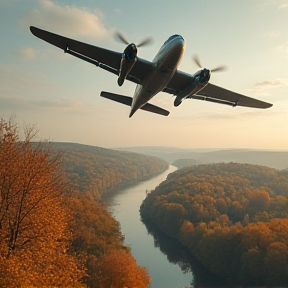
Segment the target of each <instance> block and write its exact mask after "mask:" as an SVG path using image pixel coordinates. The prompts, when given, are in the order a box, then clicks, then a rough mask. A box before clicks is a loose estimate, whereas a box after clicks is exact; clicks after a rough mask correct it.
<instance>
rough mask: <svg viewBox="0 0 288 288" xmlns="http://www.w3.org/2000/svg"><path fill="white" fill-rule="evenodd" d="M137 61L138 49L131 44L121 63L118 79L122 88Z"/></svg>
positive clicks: (126, 49) (125, 51)
mask: <svg viewBox="0 0 288 288" xmlns="http://www.w3.org/2000/svg"><path fill="white" fill-rule="evenodd" d="M136 61H137V47H136V45H135V44H134V43H131V44H129V45H128V46H127V47H126V48H125V50H124V52H123V54H122V59H121V63H120V70H119V77H118V81H117V82H118V85H119V86H122V85H123V83H124V80H125V79H126V77H127V76H128V74H129V72H130V71H131V69H132V68H133V66H134V65H135V63H136Z"/></svg>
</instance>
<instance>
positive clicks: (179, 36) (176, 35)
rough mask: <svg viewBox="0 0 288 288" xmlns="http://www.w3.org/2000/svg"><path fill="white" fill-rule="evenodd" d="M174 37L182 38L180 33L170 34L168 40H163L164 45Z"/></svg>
mask: <svg viewBox="0 0 288 288" xmlns="http://www.w3.org/2000/svg"><path fill="white" fill-rule="evenodd" d="M175 38H179V39H183V37H182V36H181V35H178V34H175V35H172V36H170V37H169V38H168V40H166V41H165V43H164V45H165V44H167V43H168V42H170V41H171V40H172V39H175ZM183 40H184V39H183Z"/></svg>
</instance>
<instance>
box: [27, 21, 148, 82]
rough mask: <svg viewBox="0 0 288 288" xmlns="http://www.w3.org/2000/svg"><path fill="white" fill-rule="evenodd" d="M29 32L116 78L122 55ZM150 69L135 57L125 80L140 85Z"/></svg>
mask: <svg viewBox="0 0 288 288" xmlns="http://www.w3.org/2000/svg"><path fill="white" fill-rule="evenodd" d="M30 31H31V32H32V34H33V35H35V36H36V37H38V38H40V39H42V40H44V41H46V42H48V43H50V44H52V45H54V46H56V47H58V48H60V49H62V50H64V52H66V53H68V54H70V55H73V56H75V57H77V58H80V59H82V60H84V61H87V62H89V63H91V64H94V65H96V66H98V67H100V68H102V69H104V70H106V71H109V72H111V73H113V74H115V75H117V76H118V75H119V69H120V62H121V58H122V53H119V52H115V51H111V50H108V49H105V48H101V47H97V46H93V45H90V44H86V43H83V42H79V41H77V40H74V39H70V38H67V37H63V36H60V35H57V34H54V33H51V32H48V31H45V30H42V29H39V28H36V27H33V26H31V27H30ZM152 69H153V63H152V62H149V61H147V60H144V59H141V58H139V57H137V61H136V63H135V65H134V66H133V68H132V70H131V71H130V73H129V75H128V77H127V80H130V81H132V82H134V83H136V84H141V82H142V81H143V79H144V78H145V77H146V75H148V74H149V73H150V72H151V70H152Z"/></svg>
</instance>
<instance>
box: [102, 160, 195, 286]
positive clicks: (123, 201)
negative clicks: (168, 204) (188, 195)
mask: <svg viewBox="0 0 288 288" xmlns="http://www.w3.org/2000/svg"><path fill="white" fill-rule="evenodd" d="M176 169H177V168H176V167H174V166H171V165H170V166H169V169H168V170H166V171H165V172H163V173H162V174H159V175H158V176H156V177H154V178H151V179H149V180H147V181H141V182H139V183H138V184H137V185H135V186H133V187H129V188H125V189H123V190H120V191H118V192H117V194H114V195H111V196H110V197H109V198H107V199H106V201H108V203H109V206H110V211H111V212H112V214H113V215H114V217H115V218H116V219H117V221H118V222H119V223H120V225H121V231H122V234H124V235H125V243H126V245H127V246H130V247H131V252H132V254H133V256H134V258H135V259H136V260H137V263H138V264H139V265H140V266H144V267H146V268H147V269H148V271H149V274H150V277H151V279H152V283H151V285H150V287H151V288H182V287H189V283H190V282H191V281H192V279H193V275H192V273H191V271H190V269H187V270H188V272H187V273H185V272H184V270H185V267H183V266H185V263H184V264H183V262H182V260H179V259H178V256H179V255H181V254H182V255H185V252H183V251H184V250H183V249H182V248H181V247H179V245H178V244H177V243H175V241H173V240H171V239H169V238H167V239H164V240H163V237H162V238H161V239H162V240H159V237H157V238H154V236H153V235H152V234H153V229H152V230H151V229H148V227H147V228H146V226H145V225H144V224H143V223H142V221H141V219H140V213H139V208H140V205H141V203H142V201H143V200H144V198H145V197H146V191H150V190H152V189H154V188H155V187H156V186H158V185H159V184H160V183H161V182H162V181H163V180H165V179H166V177H167V175H168V174H169V173H171V172H173V171H175V170H176ZM147 229H148V230H149V232H148V230H147ZM162 236H163V235H162ZM161 242H162V248H161ZM163 243H164V246H163ZM168 250H169V251H170V252H171V253H172V254H171V253H170V254H169V253H167V251H168ZM162 251H163V252H162ZM167 255H170V256H167ZM168 258H169V260H168ZM170 261H171V262H170ZM175 263H180V266H182V269H181V268H180V266H179V265H178V264H175ZM181 264H182V265H181Z"/></svg>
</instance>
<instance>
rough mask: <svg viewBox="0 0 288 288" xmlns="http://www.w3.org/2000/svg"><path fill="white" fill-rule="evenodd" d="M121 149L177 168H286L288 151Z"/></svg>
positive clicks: (169, 148) (172, 148)
mask: <svg viewBox="0 0 288 288" xmlns="http://www.w3.org/2000/svg"><path fill="white" fill-rule="evenodd" d="M116 149H117V150H121V151H133V152H136V153H142V154H145V155H153V156H158V157H161V158H163V159H164V160H165V161H167V162H168V163H171V164H172V165H174V166H176V167H177V168H183V167H188V166H190V165H195V164H209V163H228V162H236V163H248V164H255V165H264V166H267V167H271V168H276V169H286V168H288V151H265V150H249V149H226V150H220V149H181V148H174V147H122V148H116Z"/></svg>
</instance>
